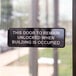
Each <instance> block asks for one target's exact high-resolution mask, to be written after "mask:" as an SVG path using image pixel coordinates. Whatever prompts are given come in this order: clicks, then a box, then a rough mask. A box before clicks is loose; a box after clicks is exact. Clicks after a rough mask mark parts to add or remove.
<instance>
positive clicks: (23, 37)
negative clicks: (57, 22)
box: [8, 28, 65, 48]
mask: <svg viewBox="0 0 76 76" xmlns="http://www.w3.org/2000/svg"><path fill="white" fill-rule="evenodd" d="M8 46H10V47H53V48H63V47H64V46H65V29H63V28H56V29H55V28H11V29H9V30H8Z"/></svg>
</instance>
